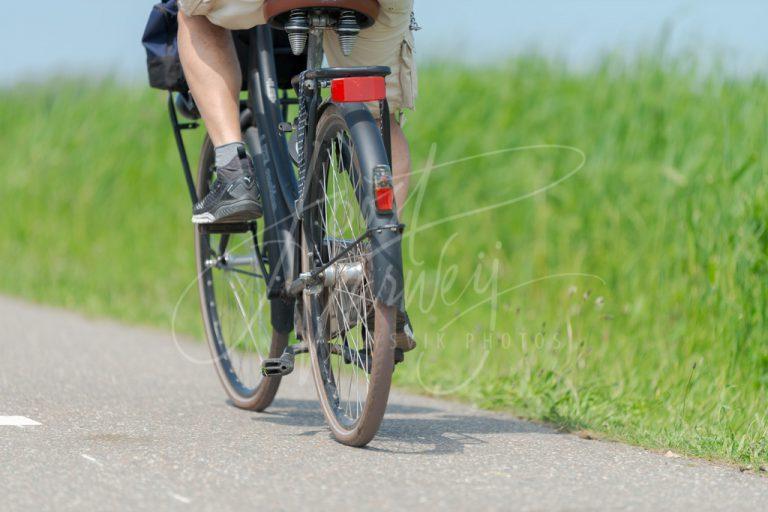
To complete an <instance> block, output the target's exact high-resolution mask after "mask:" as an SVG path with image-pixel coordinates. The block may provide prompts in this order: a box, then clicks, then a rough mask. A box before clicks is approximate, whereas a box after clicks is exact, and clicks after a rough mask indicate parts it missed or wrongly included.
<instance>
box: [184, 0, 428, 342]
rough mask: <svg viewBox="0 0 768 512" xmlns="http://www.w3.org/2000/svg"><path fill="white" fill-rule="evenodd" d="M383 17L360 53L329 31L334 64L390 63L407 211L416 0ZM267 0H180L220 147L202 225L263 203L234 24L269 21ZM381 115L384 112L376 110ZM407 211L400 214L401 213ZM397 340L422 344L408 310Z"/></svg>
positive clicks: (396, 158) (209, 122)
mask: <svg viewBox="0 0 768 512" xmlns="http://www.w3.org/2000/svg"><path fill="white" fill-rule="evenodd" d="M379 3H380V6H381V10H380V13H379V17H378V19H377V20H376V23H375V24H374V25H373V26H372V27H369V28H367V29H364V30H362V31H361V32H360V34H359V36H358V37H357V41H356V43H355V46H354V49H353V51H352V54H351V55H349V56H344V55H343V54H342V52H341V48H340V46H339V44H338V41H337V40H336V38H335V37H334V36H335V34H333V33H332V32H330V31H328V32H326V34H325V40H324V50H325V54H326V56H327V58H328V62H329V64H330V65H331V66H334V67H336V66H339V67H349V66H372V65H383V66H389V67H390V68H391V70H392V74H390V75H389V76H387V78H386V86H387V100H388V102H389V106H390V110H391V112H392V113H393V114H392V115H391V120H390V121H391V123H390V126H391V140H392V173H393V176H394V183H395V201H396V203H397V206H398V210H401V209H402V205H403V204H404V203H405V200H406V196H407V192H408V180H409V176H410V173H411V159H410V152H409V148H408V141H407V140H406V138H405V134H404V133H403V130H402V128H401V126H400V119H401V118H402V112H403V110H405V109H413V107H414V100H415V99H416V90H417V76H416V65H415V62H414V60H413V47H414V41H413V34H412V28H413V27H412V23H413V17H412V12H413V0H380V1H379ZM263 4H264V0H180V1H179V6H180V8H181V12H180V13H179V36H178V44H179V54H180V57H181V63H182V67H183V68H184V75H185V77H186V80H187V83H188V84H189V88H190V91H191V92H192V96H193V97H194V98H195V103H196V104H197V107H198V109H199V110H200V114H201V115H202V117H203V120H204V121H205V126H206V129H207V131H208V134H209V136H210V138H211V141H212V142H213V144H214V147H215V158H216V162H215V165H216V181H215V182H214V184H213V185H212V187H211V191H210V192H209V193H208V195H206V196H205V197H204V198H203V199H202V200H200V201H199V202H198V203H197V204H196V205H195V206H194V207H193V211H192V213H193V216H192V222H194V223H198V224H204V223H217V222H233V221H245V220H253V219H256V218H258V217H260V216H261V213H262V212H261V202H260V199H259V197H258V190H257V187H256V183H255V180H254V178H253V172H254V171H253V166H252V164H251V161H250V159H249V158H247V156H246V153H245V146H244V144H243V141H242V135H241V133H240V118H239V95H240V85H241V83H242V76H241V71H240V66H239V64H238V60H237V54H236V52H235V47H234V43H233V41H232V36H231V33H230V30H242V29H248V28H251V27H254V26H256V25H259V24H264V23H266V21H267V20H266V19H264V15H263V10H262V7H263ZM373 110H374V115H375V116H378V115H379V112H377V111H376V110H377V109H376V108H374V109H373ZM398 213H400V212H398ZM397 324H398V325H397V327H398V328H397V335H396V339H397V344H398V345H397V346H398V348H401V349H403V350H410V349H412V348H413V347H414V346H415V343H414V341H413V335H412V331H411V329H410V325H409V323H408V320H407V315H406V314H405V313H401V314H400V315H398V321H397Z"/></svg>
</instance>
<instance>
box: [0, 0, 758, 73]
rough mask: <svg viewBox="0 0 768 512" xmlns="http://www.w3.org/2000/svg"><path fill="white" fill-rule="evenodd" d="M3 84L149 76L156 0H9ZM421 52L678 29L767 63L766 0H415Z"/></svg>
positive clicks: (708, 45)
mask: <svg viewBox="0 0 768 512" xmlns="http://www.w3.org/2000/svg"><path fill="white" fill-rule="evenodd" d="M6 3H7V4H8V5H6V6H4V8H3V16H2V17H0V84H3V85H7V84H12V83H14V82H17V81H22V80H23V81H26V80H30V79H32V80H36V79H41V78H44V77H45V76H47V75H49V74H53V73H56V74H59V73H70V74H82V73H97V74H110V73H111V74H116V75H117V76H119V77H121V78H124V79H125V80H129V81H130V80H143V79H144V73H145V71H144V53H143V50H142V48H141V44H140V38H141V33H142V31H143V27H144V23H145V21H146V18H147V15H148V12H149V10H150V8H151V5H152V3H154V2H153V1H152V0H148V1H144V0H67V1H61V0H35V1H34V2H6ZM415 10H416V16H417V19H418V22H419V24H420V25H421V26H422V27H423V29H422V30H421V31H419V32H418V34H417V55H418V58H419V59H422V60H423V59H429V58H430V57H434V56H441V57H448V58H455V59H459V60H463V61H468V62H478V61H479V62H483V63H485V62H493V60H494V59H498V58H501V57H504V56H507V55H515V54H519V53H524V52H528V51H537V52H539V53H543V54H545V55H552V56H556V57H559V58H561V59H563V60H565V61H566V62H567V63H569V65H572V66H575V67H581V66H589V65H590V63H592V62H595V60H596V59H598V58H599V56H600V55H602V54H604V53H605V52H608V51H619V52H624V53H626V54H631V53H632V52H633V51H636V49H637V48H638V47H642V46H643V45H646V46H647V45H649V44H651V43H653V42H654V41H656V40H658V38H659V35H660V34H661V32H662V30H663V27H665V26H668V27H670V29H671V34H672V35H671V43H670V44H671V46H672V48H673V49H686V50H688V49H694V50H695V52H696V53H698V54H700V55H701V56H702V57H703V58H704V59H705V60H706V59H711V58H712V56H714V55H718V56H720V57H721V58H722V59H724V61H725V62H726V64H727V67H728V69H730V70H733V71H734V72H737V73H742V72H746V73H751V72H760V73H765V72H766V71H767V70H768V36H767V35H766V25H768V0H736V1H714V0H643V1H640V0H539V1H535V2H534V1H514V0H477V1H474V2H467V1H464V0H462V1H452V2H448V1H444V0H416V7H415Z"/></svg>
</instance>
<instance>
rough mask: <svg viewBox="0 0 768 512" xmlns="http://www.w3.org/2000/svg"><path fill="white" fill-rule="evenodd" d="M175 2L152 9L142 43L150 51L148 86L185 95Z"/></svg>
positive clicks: (173, 0)
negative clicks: (177, 38) (177, 40)
mask: <svg viewBox="0 0 768 512" xmlns="http://www.w3.org/2000/svg"><path fill="white" fill-rule="evenodd" d="M178 13H179V7H178V5H177V4H176V0H163V1H162V2H160V3H159V4H155V5H154V6H153V7H152V12H150V13H149V20H147V26H146V28H145V29H144V36H142V38H141V43H142V44H143V45H144V48H145V49H146V51H147V71H148V72H149V85H150V86H151V87H156V88H157V89H165V90H170V91H179V92H186V91H188V90H189V87H188V86H187V81H186V80H184V71H183V70H182V69H181V61H180V60H179V46H178V44H177V42H176V35H177V33H178V30H179V24H178V20H177V19H176V17H177V15H178Z"/></svg>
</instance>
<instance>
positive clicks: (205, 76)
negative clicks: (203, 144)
mask: <svg viewBox="0 0 768 512" xmlns="http://www.w3.org/2000/svg"><path fill="white" fill-rule="evenodd" d="M179 56H180V57H181V64H182V66H183V67H184V76H185V77H186V79H187V83H188V84H189V89H190V90H191V91H192V96H193V97H194V98H195V103H196V104H197V107H198V108H199V109H200V114H201V115H202V116H203V120H204V121H205V128H206V130H207V131H208V134H209V135H210V137H211V141H212V142H213V145H214V146H222V145H224V144H229V143H231V142H239V141H241V140H242V136H241V135H240V107H239V97H240V85H241V83H242V75H241V73H240V66H239V64H238V61H237V54H236V53H235V45H234V43H233V42H232V35H231V34H230V32H229V30H227V29H225V28H222V27H219V26H217V25H214V24H213V23H211V22H210V21H208V18H206V17H205V16H186V15H185V14H183V13H181V12H180V13H179Z"/></svg>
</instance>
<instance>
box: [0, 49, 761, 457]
mask: <svg viewBox="0 0 768 512" xmlns="http://www.w3.org/2000/svg"><path fill="white" fill-rule="evenodd" d="M420 86H421V93H420V98H419V102H418V111H417V112H416V113H413V114H411V115H409V116H408V120H407V124H406V132H407V134H408V136H409V138H410V139H411V140H412V143H413V156H414V162H415V168H416V170H417V171H420V172H419V173H418V174H416V175H415V176H414V179H413V188H412V190H413V194H412V196H411V197H412V200H411V203H410V204H409V205H408V215H406V219H405V221H406V222H407V223H408V224H409V230H408V232H409V234H410V235H409V238H408V239H407V244H406V261H407V272H408V274H409V281H408V297H409V310H410V312H411V316H412V317H413V318H414V323H415V324H416V327H417V329H418V332H419V334H420V338H421V348H420V350H419V351H418V352H416V353H415V354H414V355H413V356H409V358H408V359H409V360H408V363H407V364H406V365H405V366H403V367H402V368H400V369H399V370H398V373H397V382H398V384H400V385H401V386H405V387H409V388H412V389H415V390H420V391H423V392H429V393H434V394H446V395H449V396H455V397H459V398H461V399H465V400H469V401H472V402H473V403H476V404H479V405H481V406H483V407H489V408H500V409H508V410H511V411H514V412H516V413H518V414H521V415H524V416H527V417H531V418H538V419H543V420H547V421H550V422H554V423H556V424H559V425H562V426H564V427H565V428H569V429H590V430H593V431H597V432H601V433H603V434H605V435H607V436H609V437H612V438H616V439H620V440H624V441H627V442H631V443H637V444H641V445H644V446H649V447H656V448H664V449H667V448H670V449H673V450H676V451H680V452H684V453H688V454H693V455H698V456H703V457H713V458H718V459H724V460H730V461H736V462H738V463H743V464H748V465H753V466H759V465H764V464H766V463H768V444H767V441H766V429H768V420H767V419H766V411H767V410H768V393H767V391H768V343H767V341H768V340H767V339H768V329H767V325H766V323H767V320H768V317H767V314H768V231H767V228H768V178H767V177H766V174H765V171H766V169H767V168H768V145H766V140H768V82H767V81H766V79H765V77H761V76H754V77H740V78H723V77H721V76H718V75H717V74H716V73H715V72H712V73H699V72H697V70H696V69H695V67H694V66H693V65H691V64H689V63H686V62H685V61H683V60H682V59H666V60H665V59H660V58H655V57H640V58H638V59H636V60H635V61H633V62H631V63H629V64H621V63H620V62H618V61H614V60H611V59H606V60H605V62H604V63H603V64H602V65H601V66H599V67H597V68H595V69H593V70H591V71H588V72H580V73H576V72H572V71H568V70H567V69H566V68H565V67H564V66H562V65H560V64H558V63H554V62H549V61H546V60H543V59H539V58H534V57H523V58H519V59H515V60H512V61H510V62H508V63H506V64H505V65H503V66H501V67H499V68H497V69H486V68H482V69H480V68H459V67H456V66H455V65H438V63H436V64H434V65H432V66H426V67H424V68H423V69H422V70H421V76H420ZM0 125H1V126H3V134H2V137H0V150H1V151H2V154H3V156H4V158H3V160H2V163H0V205H1V206H2V210H3V214H2V215H0V229H1V230H2V235H0V261H2V262H3V267H4V268H3V272H1V273H0V289H2V290H3V291H4V292H6V293H12V294H16V295H20V296H24V297H28V298H31V299H34V300H39V301H43V302H47V303H52V304H56V305H62V306H66V307H72V308H75V309H79V310H81V311H84V312H86V313H89V314H93V315H109V316H114V317H117V318H120V319H123V320H127V321H130V322H139V323H147V324H153V325H157V326H160V327H166V328H167V327H169V326H170V319H171V315H172V313H173V311H174V308H175V306H176V304H177V302H178V300H179V297H183V298H182V300H181V302H180V309H179V317H178V318H179V321H178V325H179V327H180V328H181V329H182V330H183V331H185V332H187V333H190V334H199V332H200V327H199V318H198V313H197V309H196V308H197V305H196V297H195V296H194V294H187V295H186V296H183V292H184V290H185V288H186V287H187V285H188V284H189V282H190V280H191V279H192V278H193V277H194V270H193V260H192V258H193V252H192V237H191V228H190V226H189V224H188V218H189V205H188V200H187V198H186V196H185V189H184V183H183V180H182V178H181V174H180V171H179V164H178V160H177V156H176V154H175V148H174V146H173V143H172V139H171V135H170V131H169V127H168V125H167V121H166V118H165V110H164V98H163V96H162V94H161V93H158V92H155V91H148V90H136V89H127V88H124V87H121V86H120V85H119V84H117V83H115V82H110V81H106V82H102V83H98V84H87V82H85V81H65V82H63V83H55V82H51V83H48V84H44V85H41V86H18V87H15V88H13V89H10V90H5V91H0ZM195 137H196V138H195V139H194V140H193V138H190V139H188V140H189V146H190V147H191V148H195V149H193V152H194V151H196V148H197V145H196V144H197V143H198V142H199V136H195ZM543 145H550V146H543ZM551 145H558V146H559V147H553V146H551ZM566 146H567V147H566ZM511 148H522V149H519V150H516V151H507V152H498V150H505V149H511ZM569 148H572V149H569ZM494 151H496V153H493V154H488V155H485V156H482V157H478V158H474V159H469V160H465V161H459V162H455V163H451V162H454V161H456V160H459V159H462V158H467V157H472V156H476V155H483V154H485V153H488V152H494ZM582 154H583V155H584V156H585V158H586V161H585V162H584V163H583V165H581V164H582ZM428 162H431V163H432V164H433V165H431V166H430V165H427V164H428ZM425 169H426V171H425ZM574 172H575V173H574ZM562 178H565V179H563V180H562V181H558V180H560V179H562ZM553 184H554V185H553ZM550 185H553V186H550ZM548 186H550V187H549V188H546V187H548ZM541 188H546V190H544V191H542V192H540V193H533V192H535V191H536V190H538V189H541ZM514 198H519V200H517V201H515V202H511V204H506V205H503V206H499V207H497V208H494V209H491V210H488V211H480V212H475V213H473V214H471V215H465V216H461V215H462V214H463V213H466V212H470V211H473V210H475V209H477V208H481V207H483V206H487V205H494V204H498V203H505V202H510V200H512V199H514ZM452 215H456V216H457V218H455V219H453V220H450V221H449V222H443V223H440V222H439V221H441V219H446V218H450V216H452Z"/></svg>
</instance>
